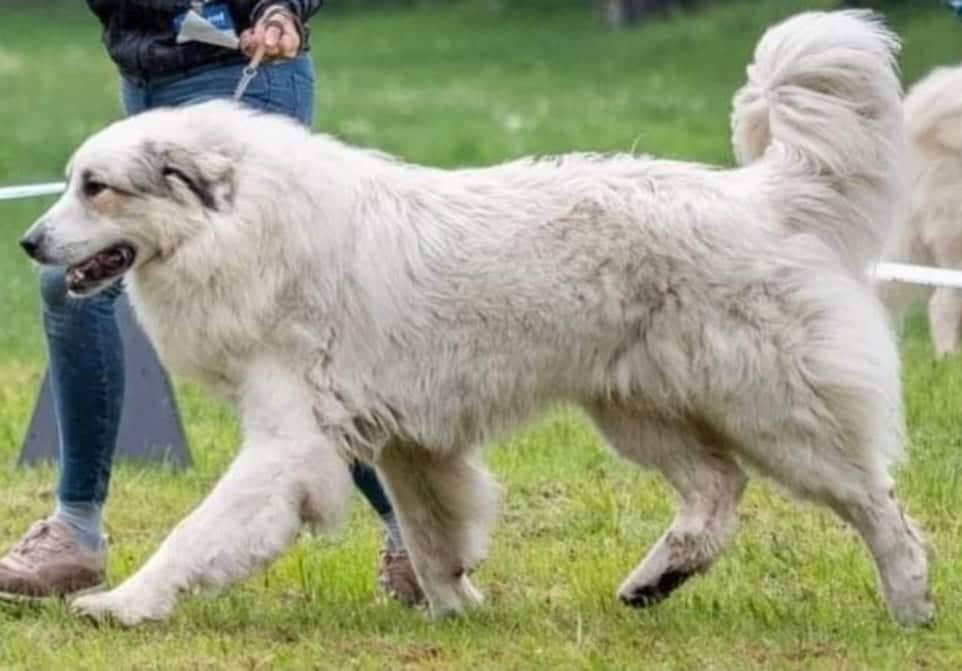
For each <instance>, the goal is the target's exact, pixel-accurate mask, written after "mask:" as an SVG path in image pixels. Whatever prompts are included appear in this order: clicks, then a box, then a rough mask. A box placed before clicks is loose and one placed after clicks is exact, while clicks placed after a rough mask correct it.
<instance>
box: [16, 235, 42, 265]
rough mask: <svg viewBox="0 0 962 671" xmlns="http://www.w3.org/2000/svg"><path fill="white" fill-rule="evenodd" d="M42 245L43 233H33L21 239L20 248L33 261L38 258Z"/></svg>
mask: <svg viewBox="0 0 962 671" xmlns="http://www.w3.org/2000/svg"><path fill="white" fill-rule="evenodd" d="M41 243H43V233H39V234H37V233H31V234H30V235H25V236H24V237H22V238H21V239H20V246H21V247H23V251H25V252H26V253H27V256H29V257H30V258H31V259H35V258H37V253H38V252H39V251H40V245H41Z"/></svg>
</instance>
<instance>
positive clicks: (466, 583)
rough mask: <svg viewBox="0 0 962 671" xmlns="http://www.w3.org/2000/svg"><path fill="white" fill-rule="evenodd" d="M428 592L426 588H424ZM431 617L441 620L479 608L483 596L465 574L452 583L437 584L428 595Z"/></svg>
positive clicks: (482, 601)
mask: <svg viewBox="0 0 962 671" xmlns="http://www.w3.org/2000/svg"><path fill="white" fill-rule="evenodd" d="M425 592H428V590H425ZM428 603H429V604H430V612H431V618H432V619H434V620H443V619H447V618H452V617H457V616H459V615H461V614H463V613H464V612H466V611H468V610H472V609H474V608H479V607H480V606H481V605H482V604H483V603H484V596H483V595H482V594H481V592H479V591H478V590H477V589H476V588H475V586H474V585H472V584H471V581H470V580H468V577H467V576H466V575H462V576H461V577H460V578H458V579H457V580H456V581H455V582H454V583H452V584H450V585H444V586H442V587H440V588H438V587H437V586H436V587H435V589H434V590H431V591H430V592H429V595H428Z"/></svg>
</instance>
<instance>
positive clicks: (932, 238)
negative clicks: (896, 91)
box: [884, 66, 962, 356]
mask: <svg viewBox="0 0 962 671" xmlns="http://www.w3.org/2000/svg"><path fill="white" fill-rule="evenodd" d="M905 122H906V127H907V128H908V135H909V140H910V147H911V161H912V172H913V175H912V176H913V178H914V179H913V189H912V208H911V215H910V217H909V219H908V223H907V225H906V226H904V227H902V228H900V229H898V230H897V232H896V234H895V235H894V236H893V242H892V245H891V246H892V249H891V251H890V252H887V253H886V254H885V256H886V257H887V258H890V259H891V260H895V261H905V262H909V263H917V264H921V265H934V266H938V267H941V268H953V269H957V270H962V66H957V67H941V68H937V69H936V70H933V71H932V72H931V73H930V74H929V75H928V76H926V77H925V78H924V79H922V80H920V81H919V82H917V83H916V84H915V85H914V86H912V88H911V89H909V91H908V94H907V95H906V97H905ZM884 296H885V300H886V302H887V303H889V304H890V306H891V308H892V310H893V312H894V313H895V315H896V316H897V317H901V316H902V314H903V313H904V312H905V310H906V309H907V308H908V307H909V305H910V304H911V303H913V302H915V301H922V300H927V301H928V314H929V330H930V332H931V336H932V345H933V346H934V348H935V352H936V354H937V355H938V356H945V355H947V354H951V353H952V352H955V351H956V350H958V348H959V341H960V338H962V291H960V290H958V289H951V288H948V287H939V288H937V289H930V288H917V287H916V288H912V287H907V286H904V285H898V286H892V287H886V289H885V293H884Z"/></svg>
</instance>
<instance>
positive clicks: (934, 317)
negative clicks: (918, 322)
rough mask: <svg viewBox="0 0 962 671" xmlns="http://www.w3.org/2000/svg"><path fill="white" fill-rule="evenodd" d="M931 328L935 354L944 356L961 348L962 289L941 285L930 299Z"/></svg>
mask: <svg viewBox="0 0 962 671" xmlns="http://www.w3.org/2000/svg"><path fill="white" fill-rule="evenodd" d="M929 328H930V330H931V332H932V346H933V347H934V348H935V354H936V355H937V356H940V357H943V356H948V355H949V354H952V353H953V352H955V351H956V350H957V349H958V348H959V339H960V331H962V291H960V290H959V289H950V288H948V287H939V288H937V289H936V290H935V291H933V292H932V297H931V298H930V299H929Z"/></svg>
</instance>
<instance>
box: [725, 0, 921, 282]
mask: <svg viewBox="0 0 962 671" xmlns="http://www.w3.org/2000/svg"><path fill="white" fill-rule="evenodd" d="M898 48H899V43H898V39H897V38H896V36H895V35H894V34H893V33H892V32H891V31H889V30H888V29H887V28H886V27H885V26H884V25H883V24H882V22H881V21H880V19H879V18H878V17H877V16H875V15H874V14H872V13H871V12H868V11H858V10H849V11H839V12H811V13H804V14H799V15H797V16H795V17H792V18H790V19H788V20H787V21H785V22H783V23H781V24H779V25H777V26H775V27H773V28H771V29H769V30H768V31H767V32H766V33H765V35H764V36H763V37H762V39H761V41H760V42H759V44H758V47H757V48H756V50H755V58H754V62H753V63H752V64H751V65H750V66H749V67H748V82H747V83H746V84H745V86H744V87H743V88H742V89H741V90H740V91H739V92H738V94H737V95H736V97H735V103H734V111H733V115H732V131H733V141H734V148H735V155H736V158H737V159H738V161H739V163H742V164H745V163H750V162H753V161H755V160H756V159H760V158H763V160H765V161H768V162H770V163H771V164H772V165H773V169H774V170H773V180H776V182H775V183H773V185H772V186H773V190H772V204H773V206H774V207H775V209H776V211H777V212H778V213H779V214H780V215H781V219H782V223H783V224H784V225H786V226H787V227H788V230H790V231H798V232H802V231H804V232H811V233H815V234H817V235H819V236H820V237H822V238H823V239H824V240H825V241H827V242H828V243H829V244H830V245H831V246H832V247H833V248H835V249H836V250H838V252H839V253H840V254H841V255H842V256H843V257H844V260H845V261H846V262H847V263H848V264H850V265H851V267H852V269H853V271H854V272H857V273H863V272H864V271H865V270H866V268H867V267H868V266H869V265H870V264H871V263H873V262H875V261H877V260H878V258H879V257H880V255H881V251H882V247H883V244H884V241H885V240H886V238H887V237H888V236H889V234H890V233H891V229H892V226H893V222H895V221H898V220H899V219H900V218H901V213H902V208H903V207H904V205H905V196H906V194H907V191H908V189H907V179H906V178H907V174H908V173H907V170H906V165H905V163H906V158H905V157H906V140H905V130H904V126H903V122H902V106H901V85H900V83H899V77H898V72H897V69H896V64H895V55H896V53H897V51H898Z"/></svg>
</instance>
